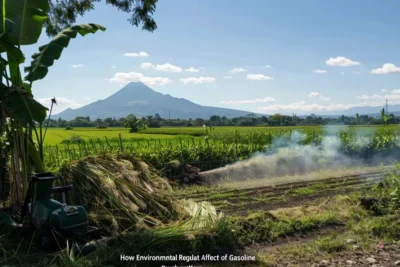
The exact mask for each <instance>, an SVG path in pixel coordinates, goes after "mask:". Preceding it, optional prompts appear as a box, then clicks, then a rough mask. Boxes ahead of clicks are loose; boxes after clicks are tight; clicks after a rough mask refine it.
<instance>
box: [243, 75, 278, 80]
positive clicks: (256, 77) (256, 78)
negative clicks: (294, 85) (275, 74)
mask: <svg viewBox="0 0 400 267" xmlns="http://www.w3.org/2000/svg"><path fill="white" fill-rule="evenodd" d="M247 79H248V80H254V81H268V80H273V79H274V78H272V77H269V76H265V75H263V74H247Z"/></svg>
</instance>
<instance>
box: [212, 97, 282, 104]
mask: <svg viewBox="0 0 400 267" xmlns="http://www.w3.org/2000/svg"><path fill="white" fill-rule="evenodd" d="M275 101H276V100H275V98H272V97H265V98H256V99H251V100H230V101H221V102H220V104H225V105H229V104H255V103H266V102H275Z"/></svg>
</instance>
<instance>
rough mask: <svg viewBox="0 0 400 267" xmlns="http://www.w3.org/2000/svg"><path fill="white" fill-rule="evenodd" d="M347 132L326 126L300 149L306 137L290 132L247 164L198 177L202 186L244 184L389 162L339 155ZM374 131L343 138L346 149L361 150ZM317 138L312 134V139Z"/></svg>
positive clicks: (213, 171)
mask: <svg viewBox="0 0 400 267" xmlns="http://www.w3.org/2000/svg"><path fill="white" fill-rule="evenodd" d="M348 131H349V130H348V129H347V127H339V128H338V127H333V126H328V127H326V128H325V129H324V133H323V137H322V139H321V141H320V142H318V140H317V141H316V143H315V144H314V143H313V142H311V144H307V145H302V142H304V141H305V140H306V139H307V134H305V133H302V132H299V131H293V132H292V133H291V134H290V135H284V136H280V137H277V138H275V139H274V140H273V142H272V145H271V146H270V147H268V148H267V149H266V151H264V152H258V153H256V154H255V155H254V156H252V157H251V158H250V159H248V160H244V161H239V162H236V163H234V164H230V165H227V166H225V167H222V168H218V169H214V170H211V171H206V172H202V173H200V177H201V178H202V180H203V181H204V182H212V181H219V180H221V179H227V178H228V179H229V180H247V179H257V178H266V177H278V176H285V175H301V174H306V173H310V172H313V171H318V170H322V169H325V170H326V169H329V170H334V169H343V168H349V167H356V166H363V165H366V164H377V163H381V162H384V161H388V160H389V161H390V159H392V156H393V155H390V156H387V157H386V158H385V159H384V158H382V157H379V156H377V157H373V158H371V159H370V160H369V161H368V162H367V161H366V160H365V159H362V158H358V157H356V156H348V155H346V154H345V153H343V148H342V145H343V143H342V137H341V135H346V132H348ZM374 132H375V130H361V131H359V130H358V129H357V132H356V134H355V135H349V136H348V137H345V138H347V139H346V140H347V142H348V147H355V148H356V150H362V149H365V148H367V147H368V145H369V144H370V142H371V137H372V135H373V134H374ZM316 136H318V135H317V134H315V137H316ZM316 139H317V138H316Z"/></svg>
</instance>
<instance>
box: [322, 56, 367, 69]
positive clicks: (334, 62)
mask: <svg viewBox="0 0 400 267" xmlns="http://www.w3.org/2000/svg"><path fill="white" fill-rule="evenodd" d="M325 63H326V65H329V66H336V67H350V66H358V65H361V63H360V62H357V61H352V60H351V59H348V58H345V57H336V58H333V57H331V58H329V59H328V60H327V61H325Z"/></svg>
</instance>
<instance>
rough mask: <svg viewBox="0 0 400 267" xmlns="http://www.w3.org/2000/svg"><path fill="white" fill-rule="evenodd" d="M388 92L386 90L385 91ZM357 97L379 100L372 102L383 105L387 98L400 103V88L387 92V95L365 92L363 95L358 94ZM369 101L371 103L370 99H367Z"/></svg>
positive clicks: (393, 102) (394, 102)
mask: <svg viewBox="0 0 400 267" xmlns="http://www.w3.org/2000/svg"><path fill="white" fill-rule="evenodd" d="M385 92H386V91H385ZM356 98H357V99H362V100H374V101H376V100H379V101H378V102H372V104H374V103H376V104H379V105H383V103H384V101H385V100H386V99H387V100H388V101H389V102H390V103H391V104H398V103H400V89H393V90H392V91H391V92H390V94H385V95H378V94H374V95H366V94H363V95H361V96H356ZM367 103H369V104H371V102H370V101H367Z"/></svg>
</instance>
